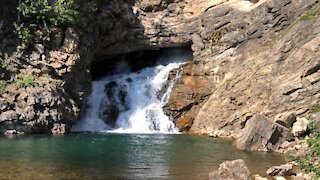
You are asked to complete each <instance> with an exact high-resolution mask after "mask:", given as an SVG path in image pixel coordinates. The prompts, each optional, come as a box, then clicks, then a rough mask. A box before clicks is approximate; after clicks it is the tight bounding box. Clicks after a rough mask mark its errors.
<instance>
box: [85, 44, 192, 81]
mask: <svg viewBox="0 0 320 180" xmlns="http://www.w3.org/2000/svg"><path fill="white" fill-rule="evenodd" d="M170 50H175V51H180V52H181V53H184V54H188V55H189V56H190V58H191V59H192V50H191V46H183V47H173V48H162V49H159V50H142V51H134V52H130V53H126V54H121V55H118V56H116V57H114V58H109V59H104V60H99V61H93V63H92V65H91V77H92V80H97V79H100V78H102V77H104V76H110V75H114V74H117V73H119V72H117V71H116V69H117V65H118V64H119V62H126V63H127V65H128V66H129V67H130V71H131V72H136V71H139V70H141V69H143V68H146V67H152V66H155V65H156V63H157V59H158V58H159V56H160V55H163V54H164V53H165V56H171V55H174V54H172V53H170V52H173V51H170ZM191 59H190V60H191Z"/></svg>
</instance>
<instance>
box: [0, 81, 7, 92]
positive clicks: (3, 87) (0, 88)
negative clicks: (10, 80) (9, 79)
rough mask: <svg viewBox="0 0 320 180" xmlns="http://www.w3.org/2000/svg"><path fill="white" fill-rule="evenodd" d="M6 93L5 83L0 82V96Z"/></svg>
mask: <svg viewBox="0 0 320 180" xmlns="http://www.w3.org/2000/svg"><path fill="white" fill-rule="evenodd" d="M5 91H6V82H5V81H3V80H0V94H3V93H4V92H5Z"/></svg>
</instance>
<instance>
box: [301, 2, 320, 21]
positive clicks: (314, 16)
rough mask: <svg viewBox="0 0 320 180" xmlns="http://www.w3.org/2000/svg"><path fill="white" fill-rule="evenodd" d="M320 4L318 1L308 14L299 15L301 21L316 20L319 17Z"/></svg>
mask: <svg viewBox="0 0 320 180" xmlns="http://www.w3.org/2000/svg"><path fill="white" fill-rule="evenodd" d="M319 13H320V5H319V3H316V4H315V5H314V6H313V7H312V8H311V9H310V10H309V11H308V12H307V13H306V14H304V15H302V16H300V17H299V20H300V21H311V20H316V19H317V18H318V17H319Z"/></svg>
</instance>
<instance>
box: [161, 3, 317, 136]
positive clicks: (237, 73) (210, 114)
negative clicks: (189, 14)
mask: <svg viewBox="0 0 320 180" xmlns="http://www.w3.org/2000/svg"><path fill="white" fill-rule="evenodd" d="M210 12H214V13H212V14H211V13H210ZM310 14H313V15H311V16H310ZM316 14H319V4H318V2H317V1H308V2H306V1H290V0H288V1H259V3H257V4H254V5H253V4H248V2H244V1H234V2H232V1H228V2H225V3H222V4H220V5H218V6H215V7H212V8H211V9H209V10H208V11H207V12H204V13H203V14H202V15H201V17H202V18H201V27H203V28H202V29H200V31H198V33H196V34H193V45H192V47H193V50H194V61H192V62H190V63H189V64H187V65H185V66H184V67H182V68H181V70H182V72H183V74H184V75H183V76H182V78H181V80H180V81H179V82H178V83H177V85H176V86H175V88H174V91H173V92H172V96H171V101H170V102H169V104H168V105H167V106H166V109H167V110H168V112H169V114H171V115H173V117H175V121H176V122H177V125H178V126H179V127H180V128H181V129H184V130H189V129H190V131H189V133H197V134H208V135H211V136H214V137H232V138H238V137H239V136H240V135H241V129H242V128H243V127H244V126H245V124H246V121H247V120H248V119H249V118H251V117H252V116H253V115H254V114H256V113H262V114H264V115H266V116H267V117H268V118H269V119H272V120H274V121H275V122H278V123H280V124H282V125H285V126H287V124H286V123H288V121H290V119H292V118H295V117H303V116H307V115H308V114H309V113H310V112H311V109H312V107H314V106H316V105H317V104H319V96H320V94H319V90H320V84H319V80H320V79H319V78H320V74H319V73H320V72H319V63H320V59H319V19H318V18H316V16H317V15H316ZM299 17H300V18H299ZM306 17H309V18H310V19H308V18H306ZM306 19H308V20H306ZM291 125H292V124H291ZM289 128H290V127H289Z"/></svg>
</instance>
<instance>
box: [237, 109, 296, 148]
mask: <svg viewBox="0 0 320 180" xmlns="http://www.w3.org/2000/svg"><path fill="white" fill-rule="evenodd" d="M291 137H292V135H291V134H290V131H289V129H287V128H285V127H284V126H281V125H280V124H277V123H274V122H272V121H270V120H269V119H267V118H266V117H265V116H263V115H260V114H255V115H254V116H253V117H252V118H250V119H249V120H248V122H247V124H246V125H245V128H244V129H243V135H242V136H241V137H240V138H239V139H237V140H236V141H235V142H234V144H235V146H236V147H237V148H238V149H241V150H251V151H268V150H274V149H277V148H278V147H279V146H280V145H281V143H282V142H284V141H286V140H288V139H290V138H291Z"/></svg>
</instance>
